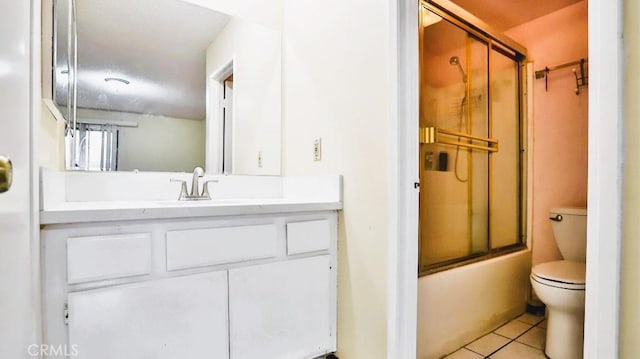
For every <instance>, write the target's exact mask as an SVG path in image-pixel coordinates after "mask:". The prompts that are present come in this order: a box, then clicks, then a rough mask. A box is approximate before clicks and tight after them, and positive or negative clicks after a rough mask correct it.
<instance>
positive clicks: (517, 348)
mask: <svg viewBox="0 0 640 359" xmlns="http://www.w3.org/2000/svg"><path fill="white" fill-rule="evenodd" d="M491 359H546V357H545V355H544V353H543V352H542V350H540V349H535V348H532V347H530V346H527V345H524V344H521V343H518V342H511V343H510V344H509V345H507V346H506V347H504V348H502V349H500V350H499V351H498V352H497V353H495V354H493V355H492V356H491Z"/></svg>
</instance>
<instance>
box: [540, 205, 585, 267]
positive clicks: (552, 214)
mask: <svg viewBox="0 0 640 359" xmlns="http://www.w3.org/2000/svg"><path fill="white" fill-rule="evenodd" d="M549 219H550V221H551V228H552V229H553V236H554V237H555V239H556V243H557V244H558V248H559V249H560V253H562V257H564V259H566V260H571V261H577V262H586V257H587V209H586V208H571V207H557V208H552V209H551V210H550V211H549Z"/></svg>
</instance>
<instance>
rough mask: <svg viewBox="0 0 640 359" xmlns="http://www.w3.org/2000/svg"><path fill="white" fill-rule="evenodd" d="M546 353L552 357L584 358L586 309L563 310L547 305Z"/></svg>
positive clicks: (556, 358) (552, 358) (560, 358)
mask: <svg viewBox="0 0 640 359" xmlns="http://www.w3.org/2000/svg"><path fill="white" fill-rule="evenodd" d="M547 312H548V313H549V317H548V318H547V343H546V346H545V350H544V352H545V354H547V356H548V357H549V358H551V359H582V351H583V345H584V311H563V310H561V309H553V308H550V307H548V306H547Z"/></svg>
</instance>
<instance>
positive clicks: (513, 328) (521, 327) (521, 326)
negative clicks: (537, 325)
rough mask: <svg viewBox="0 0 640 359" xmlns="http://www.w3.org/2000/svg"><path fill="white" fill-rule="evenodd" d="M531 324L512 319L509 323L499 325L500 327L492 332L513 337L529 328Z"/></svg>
mask: <svg viewBox="0 0 640 359" xmlns="http://www.w3.org/2000/svg"><path fill="white" fill-rule="evenodd" d="M532 326H533V325H531V324H527V323H524V322H521V321H518V320H512V321H510V322H509V323H507V324H505V325H503V326H501V327H500V328H498V329H496V330H494V331H493V332H494V333H496V334H500V335H502V336H505V337H507V338H511V339H515V338H517V337H518V336H519V335H520V334H522V333H524V332H526V331H527V329H529V328H531V327H532Z"/></svg>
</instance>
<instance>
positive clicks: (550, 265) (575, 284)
mask: <svg viewBox="0 0 640 359" xmlns="http://www.w3.org/2000/svg"><path fill="white" fill-rule="evenodd" d="M585 272H586V264H585V263H582V262H574V261H567V260H562V261H554V262H547V263H540V264H538V265H536V266H534V267H533V268H532V269H531V279H532V280H534V281H536V282H538V283H540V284H544V285H548V286H551V287H556V288H562V289H569V290H585Z"/></svg>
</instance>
